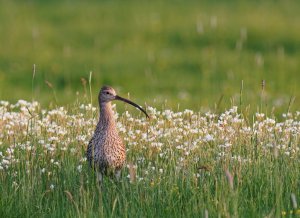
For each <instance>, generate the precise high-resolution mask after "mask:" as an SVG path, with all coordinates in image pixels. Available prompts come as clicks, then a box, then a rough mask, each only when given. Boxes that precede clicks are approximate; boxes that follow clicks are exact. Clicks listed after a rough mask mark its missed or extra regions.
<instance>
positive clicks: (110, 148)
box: [86, 86, 149, 183]
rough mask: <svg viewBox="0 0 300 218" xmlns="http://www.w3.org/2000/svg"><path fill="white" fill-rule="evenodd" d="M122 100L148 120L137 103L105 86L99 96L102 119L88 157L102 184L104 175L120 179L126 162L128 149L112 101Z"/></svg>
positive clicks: (87, 154) (92, 139) (87, 153)
mask: <svg viewBox="0 0 300 218" xmlns="http://www.w3.org/2000/svg"><path fill="white" fill-rule="evenodd" d="M113 100H120V101H124V102H126V103H128V104H131V105H133V106H134V107H136V108H138V109H140V110H141V111H142V112H143V113H144V114H145V115H146V116H147V117H148V118H149V116H148V114H147V113H146V111H145V110H144V109H143V108H142V107H140V106H139V105H137V104H136V103H134V102H132V101H130V100H128V99H126V98H122V97H120V96H118V95H117V94H116V92H115V90H114V89H113V88H112V87H109V86H103V87H102V88H101V90H100V92H99V95H98V101H99V107H100V117H99V122H98V124H97V126H96V129H95V132H94V135H93V136H92V138H91V140H90V141H89V144H88V148H87V152H86V156H87V159H88V161H89V163H90V166H91V167H93V168H94V169H95V170H96V172H97V179H98V181H99V182H100V183H101V182H102V178H103V175H107V174H113V173H114V174H115V176H116V178H117V179H119V178H120V175H121V169H122V167H123V165H124V163H125V160H126V148H125V145H124V142H123V140H122V139H121V138H120V136H119V134H118V130H117V128H116V122H115V119H114V113H113V110H112V106H111V101H113Z"/></svg>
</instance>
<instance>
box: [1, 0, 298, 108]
mask: <svg viewBox="0 0 300 218" xmlns="http://www.w3.org/2000/svg"><path fill="white" fill-rule="evenodd" d="M299 12H300V1H296V0H295V1H291V0H273V1H271V0H266V1H234V0H228V1H218V0H207V1H183V0H180V1H179V0H172V1H171V0H170V1H155V0H154V1H142V0H139V1H129V0H128V1H124V0H119V1H76V0H74V1H33V0H32V1H26V0H24V1H14V0H1V3H0V22H1V25H0V43H1V44H0V99H3V100H9V101H12V102H13V101H15V100H17V99H26V100H31V99H35V100H38V101H40V102H41V103H42V104H44V105H49V104H50V103H51V102H54V95H53V90H54V92H55V94H56V98H57V100H56V103H57V104H59V105H65V104H68V103H73V102H74V101H75V99H76V98H78V99H85V97H84V94H85V88H84V85H83V82H82V81H83V80H85V81H87V82H88V79H89V74H90V72H93V73H92V84H91V85H92V91H93V99H94V103H96V95H97V92H98V90H99V88H100V87H101V86H102V84H108V85H111V86H113V87H115V88H116V89H117V90H118V91H119V94H120V95H122V96H124V97H126V96H127V93H128V92H129V93H130V98H131V99H133V100H135V101H136V102H138V103H139V104H143V103H144V102H147V104H148V105H151V106H155V107H158V108H160V107H162V105H166V106H167V107H171V108H173V109H176V108H177V107H178V105H180V108H181V109H183V108H190V109H194V110H206V109H208V108H214V107H215V105H216V104H218V102H220V104H219V107H220V108H228V107H230V105H231V104H236V105H239V104H240V103H239V101H240V97H239V95H240V89H241V84H242V81H243V106H244V107H246V106H247V105H251V107H252V109H253V110H256V108H257V107H258V106H259V105H260V103H261V90H262V88H261V81H262V80H265V97H264V98H263V104H264V105H267V107H268V108H272V107H275V108H276V110H277V111H285V110H287V108H288V105H289V101H290V98H291V97H296V98H295V101H294V104H293V109H297V108H299V106H300V102H299V99H297V97H298V98H299V91H300V88H299V85H298V84H299V83H300V74H299V73H300V72H299V69H300V53H299V50H300V25H299V24H300V13H299ZM34 64H35V65H36V74H35V77H34V80H32V78H33V65H34ZM32 81H33V82H32ZM45 81H48V82H49V83H51V85H52V88H50V87H49V83H48V85H47V82H45ZM51 85H50V86H51ZM88 90H89V87H88V84H87V91H86V92H87V93H88ZM87 98H89V96H88V95H87ZM220 99H222V100H221V101H220Z"/></svg>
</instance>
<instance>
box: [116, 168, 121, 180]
mask: <svg viewBox="0 0 300 218" xmlns="http://www.w3.org/2000/svg"><path fill="white" fill-rule="evenodd" d="M115 177H116V179H117V181H118V182H119V181H120V177H121V170H116V172H115Z"/></svg>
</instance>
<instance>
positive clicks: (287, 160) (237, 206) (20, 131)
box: [0, 100, 300, 217]
mask: <svg viewBox="0 0 300 218" xmlns="http://www.w3.org/2000/svg"><path fill="white" fill-rule="evenodd" d="M74 108H75V109H74ZM97 111H98V110H97V108H96V107H92V106H91V105H90V104H80V105H74V107H72V108H70V109H66V108H63V107H60V108H56V109H52V110H47V109H44V108H42V107H41V106H40V104H39V103H38V102H32V103H30V102H26V101H24V100H20V101H18V102H17V103H16V104H10V103H9V102H5V101H1V102H0V117H1V120H0V128H1V134H0V137H1V142H0V143H1V152H0V180H1V186H0V196H1V197H0V215H1V217H32V216H34V217H158V216H159V217H232V216H233V217H237V216H239V217H280V216H282V215H283V216H287V217H292V216H297V215H295V214H298V215H299V213H300V210H299V209H298V208H297V207H298V206H297V199H298V201H299V195H300V192H299V190H300V189H299V178H300V168H299V164H300V163H299V160H300V151H299V150H300V149H299V135H300V121H299V118H300V112H299V111H298V112H296V113H295V114H292V113H289V114H284V115H283V116H284V118H285V119H284V121H283V122H277V121H276V120H275V119H274V118H272V117H266V115H265V114H263V113H256V114H255V116H254V117H253V123H252V124H251V122H249V121H247V120H246V119H244V118H243V116H242V115H241V114H239V113H238V108H237V107H233V108H231V109H229V110H228V111H224V113H221V114H214V113H212V112H207V113H205V114H200V113H198V112H194V111H192V110H184V111H182V112H174V111H171V110H168V109H167V110H164V111H158V110H156V109H155V108H152V107H148V108H147V111H148V113H149V115H150V117H151V119H150V120H148V119H146V118H144V117H143V116H137V115H135V116H132V114H130V113H129V112H128V111H126V112H124V113H122V114H118V113H115V117H116V118H118V121H119V122H118V129H119V131H120V134H121V136H122V137H123V138H124V141H125V143H126V145H127V156H128V157H127V166H126V167H125V169H124V170H123V172H122V177H121V181H119V182H117V181H114V180H111V179H110V178H108V177H107V178H105V180H104V182H103V187H102V188H101V187H99V185H98V184H97V182H96V176H95V175H94V172H93V171H92V170H91V169H90V168H89V166H88V164H87V163H86V158H85V149H86V146H87V142H88V140H89V138H90V137H91V134H92V132H93V129H94V126H95V124H96V122H97V119H96V118H95V116H97V114H98V113H97Z"/></svg>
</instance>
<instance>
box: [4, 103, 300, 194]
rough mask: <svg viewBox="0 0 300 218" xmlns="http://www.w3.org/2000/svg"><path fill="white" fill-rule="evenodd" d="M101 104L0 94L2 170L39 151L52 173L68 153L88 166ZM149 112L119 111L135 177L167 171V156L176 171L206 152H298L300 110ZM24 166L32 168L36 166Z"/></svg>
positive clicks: (243, 158) (42, 170) (233, 156)
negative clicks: (74, 106) (276, 114)
mask: <svg viewBox="0 0 300 218" xmlns="http://www.w3.org/2000/svg"><path fill="white" fill-rule="evenodd" d="M114 107H115V106H114ZM97 111H98V110H97V108H96V107H93V106H92V105H91V104H89V105H84V104H82V105H80V106H79V108H78V110H77V111H76V110H75V112H74V111H73V112H70V111H68V110H67V109H66V108H64V107H59V108H56V109H48V110H47V109H42V108H41V106H40V104H39V103H38V102H27V101H24V100H19V101H18V102H17V103H16V104H11V103H9V102H7V101H0V174H5V173H6V172H10V173H11V171H10V170H9V169H13V168H14V166H15V165H17V164H20V163H21V162H24V161H25V162H28V163H30V159H29V158H30V157H33V156H38V157H39V160H41V161H40V163H39V166H38V167H39V174H40V175H41V176H45V177H47V178H49V180H50V179H51V178H52V177H54V176H55V169H58V168H61V167H62V166H63V161H64V157H65V156H71V157H72V158H74V159H76V160H77V165H74V171H76V172H78V173H84V170H83V169H84V165H85V164H86V158H85V152H84V151H85V149H86V146H87V144H88V142H89V139H90V137H91V135H92V134H93V131H94V128H95V125H96V124H97V121H98V119H97V116H98V114H97ZM147 111H148V113H149V115H150V117H151V119H146V118H145V117H142V116H133V115H132V114H130V113H129V112H128V111H125V112H124V113H122V114H117V113H115V114H116V116H115V117H116V118H118V121H117V128H118V129H119V132H120V135H121V137H122V138H123V139H124V142H125V144H126V146H127V154H128V155H127V157H128V161H129V162H132V163H134V164H138V166H139V167H138V168H137V169H135V170H136V176H135V177H136V178H137V181H145V180H147V179H146V178H148V179H149V180H151V173H152V174H153V175H156V176H159V177H163V175H164V173H165V172H166V171H167V169H165V168H164V167H163V166H162V164H163V163H166V162H171V163H172V164H174V165H176V166H175V167H176V170H181V169H184V168H185V167H186V165H187V163H189V162H193V163H194V164H197V163H198V162H199V161H201V160H202V159H205V158H206V157H207V156H209V157H211V158H212V159H213V160H214V161H221V160H224V159H226V160H230V161H234V162H238V163H240V164H243V163H249V162H251V161H252V156H251V155H250V153H251V152H249V155H247V152H244V153H237V151H240V150H241V148H242V149H243V150H244V151H251V150H253V148H254V147H256V148H258V149H257V150H258V152H261V153H262V154H263V155H266V154H270V155H271V154H273V153H274V149H277V150H276V151H278V152H280V154H282V155H285V156H286V157H289V158H294V157H296V156H297V155H299V143H300V142H299V140H300V137H299V136H300V121H299V117H300V116H299V114H300V112H299V111H297V112H296V113H295V114H292V113H288V114H283V121H282V122H278V121H277V120H276V119H274V118H271V117H267V116H266V115H265V114H263V113H256V114H255V115H254V117H253V122H249V121H247V120H246V119H244V117H243V116H242V115H241V114H239V113H238V110H237V107H232V108H231V109H229V110H227V111H225V112H224V113H222V114H214V113H212V112H207V113H205V114H200V113H198V112H195V111H192V110H184V111H183V112H174V111H172V110H170V109H167V110H164V111H159V110H157V109H156V108H153V107H148V108H147ZM25 167H28V169H26V170H30V167H31V166H30V164H28V165H25ZM197 175H199V174H195V177H196V176H197ZM131 179H132V178H131ZM50 189H52V190H53V189H54V185H53V184H51V185H50Z"/></svg>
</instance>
